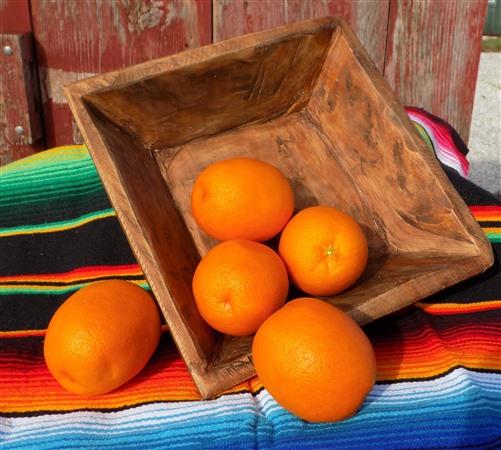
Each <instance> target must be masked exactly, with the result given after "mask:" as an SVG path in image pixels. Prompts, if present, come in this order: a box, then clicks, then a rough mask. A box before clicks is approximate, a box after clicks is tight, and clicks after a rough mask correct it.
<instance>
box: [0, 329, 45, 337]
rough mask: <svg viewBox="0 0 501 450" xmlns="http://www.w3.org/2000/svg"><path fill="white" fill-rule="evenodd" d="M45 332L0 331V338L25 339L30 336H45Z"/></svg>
mask: <svg viewBox="0 0 501 450" xmlns="http://www.w3.org/2000/svg"><path fill="white" fill-rule="evenodd" d="M46 331H47V330H19V331H17V330H14V331H0V338H13V339H15V338H25V337H30V336H45V332H46Z"/></svg>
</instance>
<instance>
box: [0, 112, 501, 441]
mask: <svg viewBox="0 0 501 450" xmlns="http://www.w3.org/2000/svg"><path fill="white" fill-rule="evenodd" d="M408 113H409V115H410V117H411V119H412V120H413V121H414V122H415V123H416V126H417V128H418V130H419V132H420V133H421V135H422V136H423V138H424V139H425V141H426V142H428V144H429V145H430V147H432V148H433V150H434V151H435V153H436V155H437V157H438V158H439V159H440V161H441V162H442V163H443V166H444V170H445V171H446V173H447V174H448V176H449V177H450V179H451V181H452V183H453V184H454V186H455V187H456V189H457V190H458V191H459V193H460V194H461V195H462V196H463V198H464V199H465V201H466V202H467V204H468V205H469V206H470V209H471V212H472V213H473V215H474V216H475V217H476V219H477V220H478V221H479V223H480V225H481V226H482V228H483V229H484V231H485V233H486V235H487V236H488V238H489V239H490V240H491V242H492V244H493V247H494V249H495V252H496V254H497V261H499V257H500V255H501V204H500V203H499V202H497V201H496V199H495V198H494V197H492V196H490V195H489V194H488V193H487V192H485V191H483V190H482V189H480V188H478V187H476V186H474V185H472V184H471V183H469V182H468V181H467V180H466V179H464V178H463V177H464V176H465V175H466V174H467V169H468V162H467V159H466V154H467V150H466V148H465V147H464V145H463V144H461V143H460V142H459V141H458V138H457V135H455V133H454V131H453V130H452V129H451V128H450V127H449V126H448V125H446V124H445V123H443V122H442V121H440V120H438V119H436V118H434V117H433V116H431V115H429V114H427V113H425V112H424V111H420V110H416V109H409V110H408ZM0 173H1V175H0V446H1V448H2V449H5V450H6V449H17V450H21V449H32V448H37V449H38V448H40V449H44V448H47V449H48V448H51V449H72V448H75V449H89V448H96V447H99V448H124V449H125V448H130V449H136V448H148V449H151V448H174V449H177V448H227V449H240V448H242V449H247V448H263V449H266V448H283V449H290V448H310V447H311V448H352V449H362V448H433V449H444V448H501V274H500V269H499V262H497V263H496V264H495V266H494V267H493V268H491V269H489V270H488V271H487V272H486V273H484V274H482V275H480V276H478V277H476V278H474V279H471V280H468V281H466V282H463V283H461V284H459V285H457V286H455V287H453V288H450V289H448V290H446V291H444V292H441V293H440V294H438V295H435V296H433V297H431V298H427V299H425V300H423V301H421V302H419V303H417V304H416V305H415V306H413V307H411V308H408V309H406V310H405V311H401V312H399V313H398V314H395V315H392V316H390V317H386V318H384V319H381V320H378V321H376V322H375V323H373V324H371V325H369V326H367V327H366V328H365V331H366V332H367V334H368V335H369V337H370V339H371V342H372V343H373V345H374V348H375V351H376V355H377V362H378V377H377V383H376V386H375V387H374V389H373V391H372V392H371V393H370V395H369V396H368V398H367V399H366V402H365V403H364V405H363V407H362V409H361V411H360V412H359V413H358V414H357V415H356V416H355V417H353V418H351V419H349V420H346V421H344V422H341V423H330V424H311V423H306V422H304V421H301V420H299V419H297V418H295V417H294V416H292V415H291V414H289V413H287V412H286V411H285V410H284V409H282V408H281V407H280V406H279V405H278V404H277V403H276V402H275V401H274V400H273V398H272V397H271V396H270V395H269V394H268V392H267V391H266V390H265V389H264V388H263V387H262V385H261V383H260V381H259V379H258V378H256V377H255V378H253V379H251V380H249V381H247V382H245V383H242V384H240V385H238V386H236V387H234V388H233V389H230V390H229V391H227V392H226V393H224V394H223V395H221V396H219V397H218V398H216V399H213V400H209V401H201V400H200V397H199V395H198V393H197V391H196V389H195V386H194V384H193V381H192V380H191V378H190V376H189V374H188V371H187V368H186V366H185V364H184V363H183V361H182V359H181V358H180V356H179V354H178V352H177V351H176V349H175V346H174V344H173V342H172V340H171V338H170V336H169V333H168V331H165V332H164V333H163V336H162V340H161V343H160V346H159V348H158V350H157V352H156V353H155V355H154V356H153V358H152V360H151V361H150V362H149V363H148V365H147V366H146V368H145V369H144V370H143V371H142V372H141V373H140V374H139V375H138V376H137V377H136V378H134V379H133V380H132V381H130V382H129V383H127V384H126V385H125V386H123V387H122V388H119V389H117V390H116V391H114V392H112V393H110V394H107V395H104V396H99V397H94V398H86V397H77V396H75V395H72V394H70V393H68V392H66V391H64V390H63V389H62V388H61V387H60V386H59V385H58V384H57V383H56V382H55V381H54V380H53V379H52V377H51V376H50V374H49V372H48V370H47V368H46V367H45V364H44V359H43V354H42V346H43V339H44V329H45V327H46V326H47V324H48V322H49V319H50V317H51V316H52V314H53V313H54V311H55V310H56V309H57V307H58V306H59V305H60V304H61V303H62V302H63V301H64V300H65V299H66V298H67V297H68V295H69V294H71V293H73V292H75V291H76V290H77V289H79V288H80V287H82V286H84V285H85V284H86V283H89V282H91V281H96V280H103V279H108V278H121V279H124V280H129V281H132V282H134V283H137V284H139V285H141V286H143V287H146V288H147V282H146V280H145V279H144V276H143V274H142V272H141V269H140V267H139V266H138V264H137V263H136V261H135V259H134V257H133V255H132V253H131V251H130V249H129V246H128V244H127V241H126V239H125V237H124V235H123V233H122V231H121V229H120V227H119V225H118V222H117V220H116V217H115V213H114V210H113V208H112V207H111V205H110V203H109V201H108V198H107V196H106V194H105V192H104V190H103V187H102V185H101V182H100V179H99V177H98V175H97V173H96V170H95V167H94V165H93V163H92V160H91V159H90V157H89V154H88V152H87V150H86V148H85V147H84V146H67V147H61V148H56V149H52V150H48V151H44V152H41V153H39V154H36V155H34V156H31V157H28V158H26V159H23V160H20V161H17V162H14V163H12V164H10V165H7V166H5V167H3V168H0Z"/></svg>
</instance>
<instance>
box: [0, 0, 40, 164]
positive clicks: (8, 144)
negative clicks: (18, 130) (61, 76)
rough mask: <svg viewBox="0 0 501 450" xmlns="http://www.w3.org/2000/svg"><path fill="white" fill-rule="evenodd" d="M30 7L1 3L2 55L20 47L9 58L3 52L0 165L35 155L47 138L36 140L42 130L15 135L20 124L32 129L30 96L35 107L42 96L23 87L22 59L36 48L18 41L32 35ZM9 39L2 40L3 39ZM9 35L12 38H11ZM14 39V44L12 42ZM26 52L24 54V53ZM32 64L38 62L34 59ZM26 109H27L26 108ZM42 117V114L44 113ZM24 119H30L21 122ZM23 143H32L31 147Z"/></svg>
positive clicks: (11, 0) (15, 1)
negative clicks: (5, 46) (24, 137)
mask: <svg viewBox="0 0 501 450" xmlns="http://www.w3.org/2000/svg"><path fill="white" fill-rule="evenodd" d="M31 31H32V30H31V23H30V8H29V1H28V0H0V40H2V45H1V46H0V52H1V51H2V47H3V46H4V45H11V47H12V46H14V47H16V48H15V49H13V50H14V53H13V55H12V56H10V57H7V56H6V55H4V54H3V52H2V53H0V64H1V69H0V166H1V165H4V164H7V163H9V162H11V161H15V160H16V159H20V158H23V157H24V156H28V155H31V154H33V153H35V152H36V151H39V150H42V149H43V148H45V147H44V142H43V139H38V140H35V141H33V139H31V138H32V137H33V136H34V135H38V136H40V134H41V131H42V130H40V129H39V128H36V127H37V125H36V124H35V123H34V122H33V126H34V127H35V128H36V129H35V130H34V131H35V134H34V135H31V136H28V138H27V139H23V137H18V136H16V135H12V131H13V130H14V128H15V127H16V125H23V123H24V122H28V123H29V126H30V127H31V121H36V118H35V117H34V115H33V113H34V112H35V111H33V110H31V116H30V111H29V110H28V109H27V108H28V107H29V103H30V102H29V101H28V100H29V97H28V96H29V95H31V96H33V98H32V99H31V100H32V102H31V105H33V101H34V99H35V98H36V97H39V93H38V92H37V90H38V89H37V88H36V86H34V87H35V89H34V90H33V87H32V85H31V84H30V85H28V86H27V89H26V90H25V91H24V92H23V88H22V86H23V85H24V84H25V80H26V77H23V73H22V72H23V69H22V67H21V59H20V58H21V56H24V57H25V58H26V57H28V58H33V56H34V54H33V48H32V45H31V43H30V42H28V41H31V39H29V36H28V35H25V37H24V38H23V44H22V45H21V41H20V40H18V39H17V37H16V36H14V35H17V36H18V37H19V36H20V35H21V34H23V33H31ZM2 35H3V36H5V37H4V38H1V36H2ZM7 35H9V36H10V37H7ZM11 40H13V42H11ZM21 51H22V52H24V55H21V53H20V52H21ZM32 63H35V61H34V60H33V59H32ZM23 107H24V109H23ZM37 114H38V112H37ZM40 114H41V112H40ZM21 117H24V118H28V119H27V120H23V123H21V122H19V119H20V118H21ZM23 142H30V143H29V144H26V143H23Z"/></svg>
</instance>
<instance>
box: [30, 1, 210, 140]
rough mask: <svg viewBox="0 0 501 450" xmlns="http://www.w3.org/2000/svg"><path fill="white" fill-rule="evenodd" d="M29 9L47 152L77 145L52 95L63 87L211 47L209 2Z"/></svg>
mask: <svg viewBox="0 0 501 450" xmlns="http://www.w3.org/2000/svg"><path fill="white" fill-rule="evenodd" d="M31 9H32V19H33V30H34V33H35V34H36V37H37V54H38V60H39V66H40V78H41V83H42V93H43V106H44V116H45V122H46V130H47V137H46V139H47V143H48V145H49V146H54V145H63V144H70V143H72V142H74V141H75V140H78V134H77V132H76V126H75V125H74V124H73V122H72V117H71V113H70V112H69V109H68V107H67V105H66V102H65V101H64V97H63V96H62V95H58V94H57V93H58V92H61V88H62V85H63V84H64V83H70V82H73V81H76V80H78V79H81V78H85V77H86V76H89V75H92V74H95V73H101V72H107V71H110V70H115V69H119V68H122V67H127V66H130V65H133V64H137V63H140V62H143V61H148V60H152V59H155V58H159V57H161V56H166V55H170V54H172V53H175V52H179V51H181V50H184V49H186V48H192V47H198V46H200V45H204V44H208V43H210V41H211V10H210V0H125V1H99V0H65V1H54V0H33V1H32V2H31ZM48 24H53V25H50V26H49V25H48ZM75 138H76V139H75Z"/></svg>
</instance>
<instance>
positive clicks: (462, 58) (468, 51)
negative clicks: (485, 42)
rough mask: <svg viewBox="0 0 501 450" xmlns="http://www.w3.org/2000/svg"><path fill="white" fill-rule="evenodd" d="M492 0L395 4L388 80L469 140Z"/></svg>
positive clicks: (394, 1) (406, 97) (409, 0)
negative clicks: (489, 6) (482, 40)
mask: <svg viewBox="0 0 501 450" xmlns="http://www.w3.org/2000/svg"><path fill="white" fill-rule="evenodd" d="M486 7H487V0H469V1H451V0H434V1H417V0H398V1H397V0H391V2H390V13H389V23H388V43H387V46H386V61H385V78H386V79H387V81H388V82H389V83H390V85H391V86H392V87H393V88H394V90H395V92H396V94H397V97H398V98H399V99H400V101H401V102H403V103H404V104H407V105H412V106H417V107H421V108H424V109H426V110H428V111H430V112H431V113H433V114H436V115H437V116H439V117H441V118H443V119H445V120H447V121H448V122H449V123H451V124H452V126H453V127H454V128H456V130H457V131H458V132H459V134H460V135H461V137H462V138H463V140H465V141H466V142H467V141H468V135H469V128H470V123H471V114H472V110H473V99H474V96H475V87H476V81H477V73H478V64H479V60H480V46H481V39H482V29H483V24H484V20H485V13H486Z"/></svg>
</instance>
